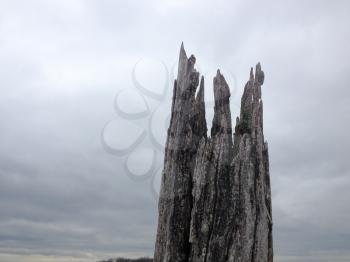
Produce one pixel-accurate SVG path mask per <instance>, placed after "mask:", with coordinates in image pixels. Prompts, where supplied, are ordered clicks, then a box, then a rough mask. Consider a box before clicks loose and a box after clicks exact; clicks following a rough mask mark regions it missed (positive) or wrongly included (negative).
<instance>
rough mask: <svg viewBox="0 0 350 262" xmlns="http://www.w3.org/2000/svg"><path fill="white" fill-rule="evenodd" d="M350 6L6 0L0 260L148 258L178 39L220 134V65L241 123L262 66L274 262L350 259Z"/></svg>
mask: <svg viewBox="0 0 350 262" xmlns="http://www.w3.org/2000/svg"><path fill="white" fill-rule="evenodd" d="M349 10H350V4H349V2H348V1H345V0H344V1H289V0H286V1H243V0H242V1H222V0H219V1H215V2H214V1H199V0H198V1H197V0H190V1H185V0H165V1H158V0H152V1H136V0H131V1H118V0H114V1H112V0H99V1H97V0H95V1H93V0H85V1H83V0H52V1H44V0H41V1H40V0H30V1H24V0H23V1H19V0H13V1H4V0H2V1H0V90H1V93H0V122H1V136H0V145H1V146H0V210H1V211H0V261H3V262H12V261H16V262H18V261H19V262H22V261H26V262H31V261H35V262H38V261H39V262H41V261H45V262H46V261H54V262H56V261H57V262H64V261H96V260H97V259H99V258H108V257H112V256H130V257H136V256H142V255H147V256H152V254H153V248H154V240H155V234H156V222H157V201H156V199H157V192H158V191H159V167H160V166H161V164H162V152H163V151H162V147H161V145H162V143H164V135H165V130H166V127H167V124H168V120H169V119H168V114H169V111H170V99H171V90H172V81H173V79H174V74H173V72H174V71H175V72H176V62H177V59H178V52H179V48H180V44H181V41H183V42H184V44H185V49H186V51H187V53H188V54H191V53H193V54H195V56H196V57H197V63H198V69H199V70H200V72H201V73H202V74H203V75H205V80H206V100H207V102H208V103H207V104H208V107H207V111H208V114H207V119H208V121H209V122H208V123H209V126H210V123H211V117H212V110H211V105H210V101H211V98H212V92H211V90H212V78H213V76H214V74H215V71H216V69H217V68H220V69H221V70H222V71H223V73H224V75H225V76H226V78H227V80H228V82H229V85H230V88H231V92H232V98H231V110H232V114H233V117H234V116H236V115H237V114H238V113H239V112H238V107H237V106H238V103H239V100H240V95H241V94H242V90H243V86H244V84H245V82H246V81H247V79H248V76H249V69H250V67H251V66H254V65H255V64H256V63H257V62H258V61H260V62H261V63H262V67H263V70H264V71H265V76H266V77H265V83H264V86H263V100H264V121H265V123H264V124H265V138H266V139H267V140H268V141H269V147H270V159H271V163H270V164H271V176H272V177H271V180H272V190H273V216H274V244H275V257H276V261H281V262H287V261H298V262H308V261H335V262H340V261H342V262H345V261H350V224H349V221H350V208H349V199H350V191H349V188H350V174H349V170H350V163H349V155H348V152H349V149H350V139H349V138H348V133H349V131H348V130H349V121H350V87H349V72H350V59H349V57H350V54H349V53H350V51H349V44H348V43H349V41H350V29H349V24H350V16H349V15H350V14H349ZM167 81H168V82H167ZM137 83H138V84H137ZM140 85H141V86H142V87H143V88H146V89H148V90H149V91H151V92H153V93H152V94H158V95H159V94H160V93H162V92H163V91H164V92H165V95H164V97H163V98H162V99H154V97H153V98H152V97H151V96H150V95H147V94H145V92H144V93H142V92H141V91H140V88H139V89H138V88H137V87H139V86H140ZM168 91H170V92H168ZM151 113H152V114H151ZM136 118H137V119H136ZM140 136H143V137H144V139H143V141H142V142H140V143H139V144H138V145H137V146H135V148H134V149H133V148H131V146H132V145H133V143H134V142H135V141H136V140H137V138H138V137H140ZM101 137H102V139H101ZM101 141H102V142H101ZM111 148H114V149H123V150H122V151H121V152H119V151H118V150H111ZM129 149H133V150H129ZM112 153H114V154H112Z"/></svg>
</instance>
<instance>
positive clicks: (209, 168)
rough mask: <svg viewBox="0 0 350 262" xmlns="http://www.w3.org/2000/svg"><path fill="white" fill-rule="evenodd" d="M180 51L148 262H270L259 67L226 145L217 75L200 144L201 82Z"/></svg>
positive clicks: (225, 108)
mask: <svg viewBox="0 0 350 262" xmlns="http://www.w3.org/2000/svg"><path fill="white" fill-rule="evenodd" d="M194 61H195V58H194V57H193V56H191V57H190V58H189V59H187V57H186V54H185V51H184V49H183V46H182V47H181V51H180V59H179V70H178V77H177V80H176V81H175V86H174V96H173V105H172V117H171V123H170V127H169V130H168V139H167V147H166V152H165V160H164V169H163V177H162V184H161V193H160V198H159V221H158V232H157V242H156V249H155V257H154V261H155V262H165V261H189V262H226V261H230V262H238V261H241V262H272V261H273V248H272V247H273V246H272V218H271V217H272V215H271V190H270V176H269V159H268V148H267V143H266V142H264V135H263V106H262V100H261V85H262V84H263V82H264V73H263V71H262V70H261V67H260V64H258V65H257V66H256V70H255V75H254V74H253V70H251V73H250V79H249V81H248V82H247V84H246V86H245V89H244V93H243V96H242V101H241V112H240V117H239V118H237V119H236V127H235V133H234V136H233V138H234V142H233V141H232V124H231V112H230V106H229V102H230V101H229V99H230V90H229V87H228V85H227V83H226V81H225V78H224V77H223V75H221V73H220V71H219V70H218V72H217V75H216V76H215V78H214V97H215V108H214V118H213V124H212V128H211V137H210V138H207V136H206V132H207V127H206V122H205V109H204V80H203V78H202V79H201V85H200V89H199V91H198V94H197V98H196V99H195V97H194V96H195V95H194V94H195V90H196V87H197V85H198V73H197V72H196V71H195V69H193V65H194Z"/></svg>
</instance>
